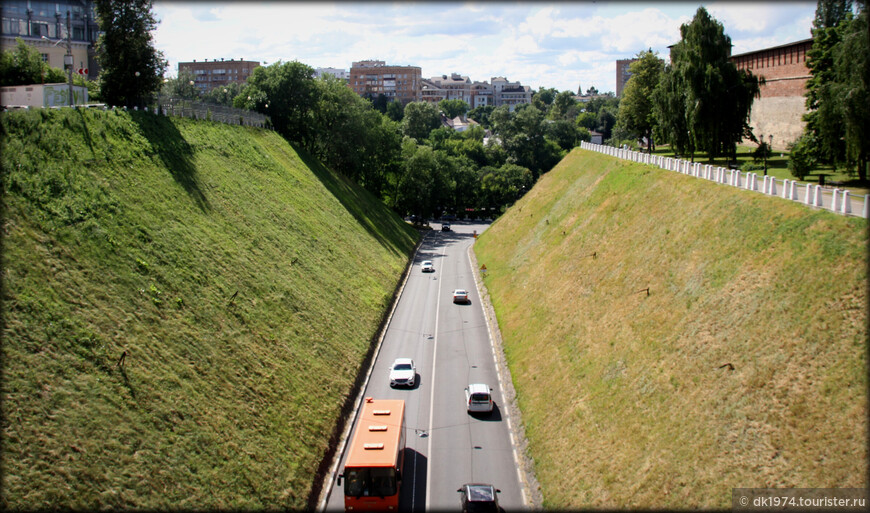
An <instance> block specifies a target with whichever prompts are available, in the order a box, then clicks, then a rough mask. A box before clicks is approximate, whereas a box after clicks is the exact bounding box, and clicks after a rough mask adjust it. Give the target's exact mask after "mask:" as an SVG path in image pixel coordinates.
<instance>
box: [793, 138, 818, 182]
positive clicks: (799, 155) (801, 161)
mask: <svg viewBox="0 0 870 513" xmlns="http://www.w3.org/2000/svg"><path fill="white" fill-rule="evenodd" d="M812 148H813V141H812V136H810V135H808V134H804V135H802V136H800V138H799V139H798V140H797V141H795V142H793V143H792V144H790V145H789V157H788V170H789V171H790V172H791V175H792V176H793V177H795V178H797V179H798V180H803V179H804V178H806V176H807V175H808V174H810V169H812V168H813V166H815V165H816V159H815V157H814V156H813V150H812Z"/></svg>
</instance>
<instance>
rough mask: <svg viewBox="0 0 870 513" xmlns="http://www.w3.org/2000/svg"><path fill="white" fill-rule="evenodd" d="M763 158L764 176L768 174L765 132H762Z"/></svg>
mask: <svg viewBox="0 0 870 513" xmlns="http://www.w3.org/2000/svg"><path fill="white" fill-rule="evenodd" d="M761 160H762V161H764V176H767V148H765V147H764V134H761Z"/></svg>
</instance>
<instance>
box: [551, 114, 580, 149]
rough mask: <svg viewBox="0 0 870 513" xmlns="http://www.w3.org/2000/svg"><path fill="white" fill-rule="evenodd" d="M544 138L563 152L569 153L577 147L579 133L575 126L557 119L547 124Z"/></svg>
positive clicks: (565, 120) (564, 120)
mask: <svg viewBox="0 0 870 513" xmlns="http://www.w3.org/2000/svg"><path fill="white" fill-rule="evenodd" d="M587 133H588V132H587ZM545 136H546V137H547V139H550V140H551V141H553V142H555V143H556V144H558V145H559V147H561V148H562V149H563V150H566V151H571V149H573V148H574V146H576V145H577V141H578V140H579V137H580V133H579V131H578V128H577V125H575V124H574V123H572V122H571V121H568V120H567V119H559V120H556V121H549V122H547V124H546V131H545Z"/></svg>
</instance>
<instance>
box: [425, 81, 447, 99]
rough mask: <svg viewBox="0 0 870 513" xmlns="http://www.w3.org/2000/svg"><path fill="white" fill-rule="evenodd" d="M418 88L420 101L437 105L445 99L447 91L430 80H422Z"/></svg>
mask: <svg viewBox="0 0 870 513" xmlns="http://www.w3.org/2000/svg"><path fill="white" fill-rule="evenodd" d="M421 83H422V86H421V88H420V100H421V101H424V102H428V103H434V104H435V105H438V102H440V101H441V100H446V99H447V90H446V89H444V88H443V87H441V84H439V83H437V82H433V81H432V80H430V79H426V78H424V79H422V81H421Z"/></svg>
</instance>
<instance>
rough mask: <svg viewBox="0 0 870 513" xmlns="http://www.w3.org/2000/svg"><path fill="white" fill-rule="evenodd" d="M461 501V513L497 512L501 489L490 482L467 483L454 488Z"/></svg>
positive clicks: (498, 510)
mask: <svg viewBox="0 0 870 513" xmlns="http://www.w3.org/2000/svg"><path fill="white" fill-rule="evenodd" d="M456 491H457V492H459V500H460V501H461V502H462V513H477V512H490V511H491V512H493V513H498V512H500V511H501V509H500V508H499V507H498V496H497V495H496V494H499V493H501V490H499V489H497V488H495V487H494V486H492V485H490V484H483V483H468V484H464V485H462V487H461V488H459V489H458V490H456Z"/></svg>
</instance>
